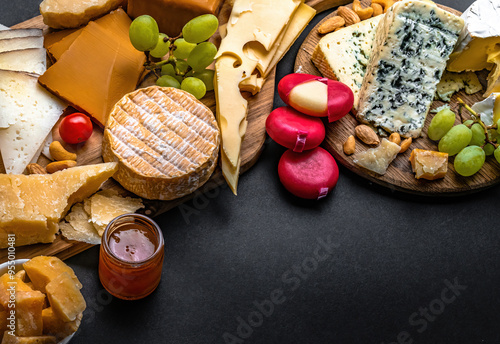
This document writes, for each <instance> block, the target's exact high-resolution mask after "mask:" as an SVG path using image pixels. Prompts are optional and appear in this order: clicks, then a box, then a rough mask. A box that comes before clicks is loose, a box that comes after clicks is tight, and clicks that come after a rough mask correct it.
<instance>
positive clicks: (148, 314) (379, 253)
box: [0, 0, 500, 344]
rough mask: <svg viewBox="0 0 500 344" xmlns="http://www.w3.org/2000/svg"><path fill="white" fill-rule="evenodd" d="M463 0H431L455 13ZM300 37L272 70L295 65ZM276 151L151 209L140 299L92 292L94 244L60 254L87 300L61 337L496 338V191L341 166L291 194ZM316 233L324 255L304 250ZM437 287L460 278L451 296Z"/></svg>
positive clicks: (27, 3)
mask: <svg viewBox="0 0 500 344" xmlns="http://www.w3.org/2000/svg"><path fill="white" fill-rule="evenodd" d="M145 1H146V0H145ZM495 1H497V0H495ZM471 3H472V1H471V0H459V1H452V0H443V1H442V4H444V5H448V6H451V7H454V8H456V9H458V10H461V11H463V10H465V9H466V8H467V7H468V6H469V5H470V4H471ZM38 4H39V1H37V0H15V1H14V0H0V5H1V7H0V23H2V24H5V25H13V24H16V23H18V22H21V21H23V20H26V19H29V18H31V17H33V16H35V15H37V14H38ZM326 14H327V13H323V14H320V15H318V16H317V17H316V18H315V19H314V20H313V22H312V23H311V24H310V26H309V28H311V27H313V26H314V25H315V24H316V23H317V22H318V21H319V20H320V19H321V18H322V17H323V16H324V15H326ZM306 31H308V30H306ZM304 37H305V34H302V36H301V37H300V39H299V40H298V42H297V43H296V44H295V45H294V46H293V48H292V49H291V51H290V52H289V53H288V54H287V56H286V57H285V58H284V60H283V61H282V62H281V63H280V64H279V65H278V76H277V80H279V79H280V78H281V77H283V76H284V75H286V74H288V73H291V72H293V62H294V58H295V55H296V54H297V51H298V49H299V45H300V43H301V42H302V40H303V39H304ZM281 105H282V102H281V101H280V100H279V99H278V98H277V95H276V97H275V107H277V106H281ZM283 152H284V149H283V148H281V147H279V146H278V145H277V144H275V143H273V142H271V141H270V140H268V141H266V147H265V149H264V152H263V154H262V156H261V157H260V160H259V161H258V163H257V164H256V166H255V167H253V168H252V169H251V170H250V171H248V172H247V173H246V174H244V175H243V176H242V178H241V179H240V185H239V189H238V192H239V195H238V196H237V197H235V196H233V195H232V193H231V192H230V191H229V189H228V188H227V187H222V188H219V189H217V190H215V191H213V192H212V193H210V194H209V195H207V196H202V195H198V196H197V197H196V198H195V200H194V201H191V202H189V203H187V204H186V205H185V206H182V207H180V208H176V209H173V210H171V211H170V212H168V213H166V214H163V215H162V216H160V217H158V218H157V219H156V220H157V222H158V223H159V225H160V226H161V228H162V229H163V233H164V236H165V242H166V245H165V246H166V248H165V253H166V255H165V263H164V267H163V279H162V281H161V283H160V286H159V288H158V289H157V290H156V291H155V292H154V293H153V294H152V295H150V296H149V297H147V298H146V299H144V300H140V301H134V302H126V301H121V300H118V299H115V298H111V297H110V296H109V295H108V294H106V293H105V292H104V290H103V287H102V286H101V284H100V282H99V279H98V275H97V265H98V253H99V248H98V247H95V248H93V249H90V250H88V251H86V252H84V253H81V254H79V255H77V256H76V257H73V258H71V259H69V260H68V261H67V262H68V264H69V265H70V266H71V267H73V268H74V269H75V271H76V273H77V275H78V276H79V278H80V280H81V281H82V282H83V285H84V289H83V293H84V296H85V298H86V300H87V303H88V306H87V310H86V311H85V314H84V321H83V323H82V326H81V328H80V330H79V331H78V333H77V334H76V335H75V337H74V339H73V340H72V343H75V344H77V343H102V342H113V343H137V342H139V343H145V342H149V343H164V342H167V343H225V342H227V343H377V344H378V343H391V342H398V338H399V340H400V342H401V343H412V342H414V343H499V342H500V334H499V333H500V315H499V306H500V296H499V295H500V294H499V289H498V286H499V282H500V272H499V270H500V263H499V258H500V253H499V239H500V225H499V223H500V222H499V215H500V214H499V208H500V187H498V186H497V187H493V188H491V189H488V190H485V191H482V192H480V193H475V194H471V195H469V196H464V197H455V198H420V197H415V196H411V195H405V194H400V193H397V192H394V191H393V190H388V189H383V188H379V187H377V186H375V185H372V184H371V183H369V182H367V181H366V180H364V179H362V178H359V177H357V176H356V175H354V174H353V173H351V172H349V171H348V170H346V169H345V168H341V176H340V179H339V182H338V184H337V187H336V189H335V190H334V192H333V193H332V194H331V195H329V196H328V197H327V198H326V199H324V200H321V201H319V202H303V201H301V200H298V199H296V198H294V197H292V196H290V195H289V194H288V193H287V192H286V190H284V188H283V187H282V186H281V184H280V183H279V180H278V176H277V164H278V160H279V158H280V156H281V154H282V153H283ZM321 240H323V241H329V242H330V243H331V245H330V253H328V254H327V251H326V250H321V251H317V250H316V249H317V248H318V242H319V241H321ZM315 251H316V253H318V254H320V255H323V256H324V255H327V257H326V258H325V260H322V261H320V262H318V260H317V258H314V257H315ZM301 265H303V267H302V268H300V271H298V272H294V271H295V269H297V267H300V266H301ZM446 281H448V282H446ZM449 283H458V284H459V285H462V286H464V287H460V288H459V289H458V290H455V292H456V294H453V291H451V290H449V289H447V288H448V287H447V285H448V284H449ZM276 290H277V292H276ZM280 291H282V292H283V294H282V295H281V297H278V296H280V295H279V294H276V293H279V292H280ZM272 293H275V294H274V295H273V297H274V298H275V301H278V302H279V304H276V305H275V306H274V307H273V308H274V309H272V311H271V310H270V308H269V307H268V308H267V309H266V310H264V312H265V313H266V314H265V315H263V316H262V315H261V317H259V314H257V313H255V312H256V311H258V306H256V304H259V303H262V302H263V301H264V300H269V299H270V298H271V297H272V296H271V294H272ZM442 300H444V301H446V302H443V301H442ZM265 304H266V305H267V306H268V305H269V303H265ZM425 309H431V310H428V312H429V313H428V315H427V317H428V318H427V319H426V317H425V315H424V312H425ZM432 310H433V311H434V314H433V313H431V311H432ZM419 312H422V313H421V314H422V315H421V314H420V313H419ZM242 321H243V322H245V323H246V324H247V325H246V326H245V325H240V328H239V333H238V326H239V324H241V322H242ZM249 322H250V323H251V324H253V327H251V328H250V327H249V326H250V325H248V323H249ZM244 327H245V328H244ZM245 329H246V332H245ZM229 334H231V335H232V336H233V337H231V336H229ZM224 336H226V337H227V338H231V339H227V340H225V339H224V338H225V337H224ZM238 336H239V337H238ZM242 337H245V338H242Z"/></svg>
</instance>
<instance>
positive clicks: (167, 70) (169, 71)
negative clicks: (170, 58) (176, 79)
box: [161, 63, 175, 76]
mask: <svg viewBox="0 0 500 344" xmlns="http://www.w3.org/2000/svg"><path fill="white" fill-rule="evenodd" d="M161 75H170V76H175V69H174V66H173V65H172V64H171V63H167V64H164V65H163V66H161Z"/></svg>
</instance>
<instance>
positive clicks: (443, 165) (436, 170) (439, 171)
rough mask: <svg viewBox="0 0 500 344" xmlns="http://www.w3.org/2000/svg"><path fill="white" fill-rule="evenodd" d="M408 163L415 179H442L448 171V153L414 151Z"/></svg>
mask: <svg viewBox="0 0 500 344" xmlns="http://www.w3.org/2000/svg"><path fill="white" fill-rule="evenodd" d="M410 163H411V168H412V170H413V172H415V178H417V179H420V178H422V179H427V180H435V179H439V178H444V176H445V175H446V172H447V171H448V153H441V152H434V151H429V150H424V149H414V150H413V151H412V152H411V155H410Z"/></svg>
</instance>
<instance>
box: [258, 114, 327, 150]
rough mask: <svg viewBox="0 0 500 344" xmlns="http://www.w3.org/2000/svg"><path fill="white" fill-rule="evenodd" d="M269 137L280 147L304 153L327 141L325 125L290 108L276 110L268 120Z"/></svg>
mask: <svg viewBox="0 0 500 344" xmlns="http://www.w3.org/2000/svg"><path fill="white" fill-rule="evenodd" d="M266 130H267V133H268V134H269V136H271V138H272V139H273V140H274V141H276V142H277V143H279V144H280V145H282V146H284V147H286V148H290V149H292V150H293V151H294V152H302V151H304V150H309V149H313V148H316V147H318V146H319V145H320V144H321V142H323V140H324V139H325V125H324V124H323V122H322V121H321V120H320V119H319V118H317V117H311V116H306V115H304V114H302V113H300V112H298V111H297V110H294V109H293V108H291V107H289V106H284V107H280V108H277V109H275V110H274V111H273V112H271V113H270V114H269V116H268V117H267V120H266Z"/></svg>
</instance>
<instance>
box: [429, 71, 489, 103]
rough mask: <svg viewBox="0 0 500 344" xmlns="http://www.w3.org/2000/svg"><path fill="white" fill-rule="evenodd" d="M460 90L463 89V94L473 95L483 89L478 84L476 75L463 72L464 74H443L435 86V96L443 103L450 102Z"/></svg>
mask: <svg viewBox="0 0 500 344" xmlns="http://www.w3.org/2000/svg"><path fill="white" fill-rule="evenodd" d="M462 88H464V89H465V93H467V94H474V93H476V92H479V91H481V90H482V89H483V85H481V83H480V82H479V79H478V78H477V75H476V73H474V72H465V73H452V72H444V74H443V77H442V78H441V81H439V84H438V85H437V92H436V94H437V96H438V97H439V99H441V100H444V101H450V99H451V96H452V95H453V94H454V93H455V92H458V91H460V90H461V89H462Z"/></svg>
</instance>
